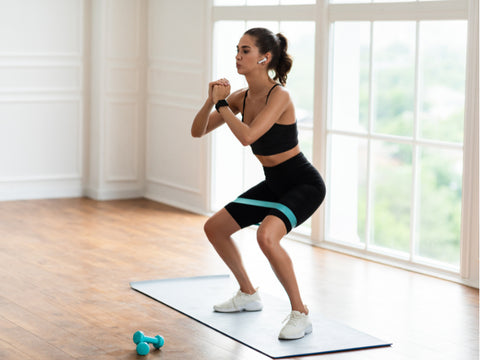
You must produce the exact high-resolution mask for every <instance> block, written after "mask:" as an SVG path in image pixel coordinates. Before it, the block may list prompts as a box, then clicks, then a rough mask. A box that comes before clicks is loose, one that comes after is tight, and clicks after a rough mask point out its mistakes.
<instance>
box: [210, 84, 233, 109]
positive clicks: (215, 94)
mask: <svg viewBox="0 0 480 360" xmlns="http://www.w3.org/2000/svg"><path fill="white" fill-rule="evenodd" d="M215 88H216V89H215ZM228 95H230V82H229V81H228V80H227V79H220V80H216V81H212V82H211V83H209V84H208V98H209V99H210V100H211V101H212V102H213V103H214V104H216V103H217V102H218V101H219V100H223V99H225V98H226V97H227V96H228Z"/></svg>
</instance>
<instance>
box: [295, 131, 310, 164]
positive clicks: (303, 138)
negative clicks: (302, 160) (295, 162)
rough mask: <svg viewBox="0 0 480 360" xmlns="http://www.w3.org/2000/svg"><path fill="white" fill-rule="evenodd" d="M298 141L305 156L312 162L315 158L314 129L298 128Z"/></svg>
mask: <svg viewBox="0 0 480 360" xmlns="http://www.w3.org/2000/svg"><path fill="white" fill-rule="evenodd" d="M298 142H299V143H300V149H301V151H302V152H303V154H304V155H305V157H306V158H307V159H308V160H309V161H310V162H312V158H313V154H312V151H313V130H303V129H298Z"/></svg>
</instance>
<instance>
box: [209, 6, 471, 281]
mask: <svg viewBox="0 0 480 360" xmlns="http://www.w3.org/2000/svg"><path fill="white" fill-rule="evenodd" d="M379 3H382V4H381V5H379ZM475 4H476V5H475ZM252 6H260V7H261V8H259V11H258V12H256V11H249V10H248V9H249V8H251V7H252ZM265 7H268V9H265ZM475 9H477V10H478V3H476V2H475V1H474V0H439V1H430V0H394V1H393V0H392V1H391V0H317V1H313V0H312V1H310V0H303V1H302V0H299V1H293V0H257V1H255V0H215V1H214V8H213V22H214V34H213V37H214V41H213V44H214V48H213V58H214V68H213V77H214V78H218V77H227V78H229V79H230V81H231V82H232V85H233V88H240V87H244V86H246V84H245V83H243V79H242V78H241V77H239V76H238V75H237V74H236V71H235V68H234V66H233V62H234V60H233V59H234V56H235V45H236V41H237V40H238V39H239V38H240V37H241V35H242V34H243V32H244V31H245V30H246V29H247V28H250V27H253V26H265V27H268V28H270V29H271V30H273V31H282V32H283V33H285V35H286V36H287V38H288V39H289V40H290V44H289V45H290V48H289V50H290V53H291V54H292V55H293V56H294V67H293V69H292V72H291V74H290V76H289V79H288V83H287V87H288V88H289V89H290V91H291V94H292V97H293V99H294V102H295V106H296V111H297V118H298V124H299V128H300V134H301V135H300V142H301V147H302V150H303V151H304V152H305V153H306V155H307V156H308V157H309V158H310V160H315V163H314V165H316V166H317V168H319V169H320V170H321V172H322V175H323V176H324V178H325V180H326V183H327V198H326V201H325V203H324V205H322V209H321V211H319V212H317V213H316V214H315V215H314V219H315V220H316V221H314V222H313V223H310V222H309V223H307V224H305V225H304V226H303V227H301V228H300V229H297V230H298V231H299V233H300V234H302V235H307V239H308V241H310V242H311V243H313V244H317V245H319V246H322V247H326V248H332V249H335V250H340V251H345V252H348V253H352V254H355V255H357V256H364V257H367V258H369V259H375V260H378V261H384V262H387V263H393V264H395V265H397V266H403V267H405V268H408V269H412V270H416V271H420V272H427V273H432V272H433V273H435V274H436V275H439V276H444V277H447V278H450V279H455V280H457V281H461V280H460V279H461V276H462V275H463V274H464V273H468V272H470V274H472V273H474V272H475V271H478V268H476V267H475V266H477V267H478V259H476V260H475V259H474V256H470V257H468V256H466V255H465V250H464V251H463V252H462V247H463V249H468V248H470V247H473V248H475V246H474V245H473V242H474V241H475V239H473V238H472V236H470V237H468V236H465V235H464V236H463V238H462V234H467V233H469V234H471V233H472V232H474V231H473V230H472V229H473V227H475V224H474V223H475V222H474V221H470V220H469V219H470V218H469V216H470V215H471V213H473V214H475V211H478V210H474V207H472V206H465V201H467V203H468V202H469V201H470V200H469V198H468V196H465V194H464V189H463V188H462V186H463V184H469V189H470V190H471V189H475V187H474V186H473V187H472V185H471V184H473V183H475V181H477V182H478V179H477V177H478V174H474V173H473V170H472V169H471V167H468V166H467V167H464V163H465V161H467V160H468V159H472V158H475V156H477V161H478V154H476V155H475V153H474V149H475V145H474V141H472V140H471V139H472V137H471V136H470V133H469V132H468V129H467V128H466V127H465V126H467V127H470V128H472V127H474V125H473V124H474V121H475V115H476V116H477V117H478V113H475V111H474V110H472V109H475V107H474V103H475V99H474V97H473V94H474V93H475V91H477V92H478V84H477V85H472V84H473V82H472V81H471V80H470V79H469V76H467V74H477V76H478V70H475V69H478V57H475V56H473V55H472V54H470V55H469V51H470V49H476V50H477V51H478V45H475V44H476V42H477V43H478V30H474V29H475V26H474V24H477V29H478V15H477V14H476V12H475ZM467 40H468V42H467ZM469 64H470V65H469ZM465 124H466V125H465ZM464 125H465V126H464ZM465 139H469V140H468V141H466V140H465ZM314 140H315V141H314ZM477 141H478V140H477ZM227 155H228V156H227ZM466 159H467V160H466ZM468 161H470V163H471V160H468ZM213 163H214V166H213V173H212V186H213V187H214V188H215V191H212V195H213V199H212V204H213V208H214V210H216V209H218V208H220V207H221V206H223V205H224V204H225V203H226V202H228V201H230V200H231V199H232V197H234V196H237V195H238V194H239V193H240V192H241V191H243V190H244V189H246V188H248V187H250V186H251V185H253V184H255V183H256V182H258V181H260V179H262V175H263V174H262V171H261V166H260V165H259V164H258V162H256V160H255V159H254V157H253V155H252V154H251V151H250V149H248V148H246V149H243V148H242V147H241V146H238V145H237V142H236V140H235V139H234V137H233V135H231V133H230V132H229V131H228V129H227V128H224V129H221V130H220V131H218V132H217V133H216V134H215V136H214V140H213ZM239 165H240V166H239ZM221 184H228V186H227V187H225V186H223V187H222V186H221ZM474 191H475V190H474ZM462 201H463V202H462ZM465 209H467V211H466V212H465ZM472 209H473V210H472ZM462 210H463V211H464V213H462ZM462 226H463V227H465V226H467V228H463V230H462ZM476 240H477V241H478V239H476ZM462 254H463V255H462ZM468 259H470V260H468ZM472 259H473V260H472ZM475 261H477V263H475ZM475 264H476V265H475ZM465 269H467V270H465Z"/></svg>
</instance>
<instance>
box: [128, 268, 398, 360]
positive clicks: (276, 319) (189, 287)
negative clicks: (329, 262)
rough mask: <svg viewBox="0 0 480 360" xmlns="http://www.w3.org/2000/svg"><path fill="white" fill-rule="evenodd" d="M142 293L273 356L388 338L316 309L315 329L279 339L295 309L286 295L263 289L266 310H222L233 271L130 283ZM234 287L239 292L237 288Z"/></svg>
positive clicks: (322, 351) (349, 346)
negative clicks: (280, 296) (295, 337)
mask: <svg viewBox="0 0 480 360" xmlns="http://www.w3.org/2000/svg"><path fill="white" fill-rule="evenodd" d="M130 286H131V287H132V288H133V289H134V290H136V291H138V292H141V293H142V294H145V295H147V296H148V297H150V298H152V299H155V300H157V301H159V302H161V303H162V304H164V305H167V306H168V307H171V308H172V309H174V310H177V311H179V312H180V313H182V314H184V315H186V316H188V317H190V318H192V319H194V320H196V321H198V322H200V323H202V324H203V325H206V326H208V327H210V328H212V329H213V330H216V331H218V332H220V333H222V334H224V335H226V336H228V337H230V338H232V339H234V340H236V341H238V342H240V343H242V344H244V345H246V346H248V347H250V348H252V349H254V350H257V351H259V352H260V353H262V354H264V355H267V356H269V357H271V358H275V359H278V358H285V357H293V356H306V355H316V354H326V353H332V352H339V351H351V350H360V349H368V348H375V347H382V346H390V345H391V343H388V342H385V341H382V340H380V339H377V338H375V337H373V336H370V335H368V334H365V333H363V332H361V331H358V330H355V329H352V328H351V327H348V326H346V325H344V324H341V323H339V322H336V321H334V320H331V319H328V318H326V317H324V316H323V315H322V314H319V313H316V312H314V311H311V315H310V318H311V320H312V323H313V332H312V333H311V334H309V335H307V336H305V337H304V338H302V339H299V340H279V339H278V333H279V331H280V328H281V326H282V324H281V323H282V321H283V320H284V318H285V317H286V316H287V315H288V314H289V313H290V305H289V303H288V302H287V301H286V300H281V299H278V298H276V297H274V296H271V295H269V294H267V293H262V292H261V291H260V295H261V297H262V301H263V310H262V311H257V312H240V313H217V312H214V311H213V304H216V303H218V302H221V301H223V300H226V299H228V298H229V297H231V296H232V295H233V294H234V292H235V287H234V283H233V282H232V279H231V278H230V277H229V276H228V275H216V276H201V277H192V278H176V279H164V280H149V281H138V282H132V283H130ZM232 291H233V292H232Z"/></svg>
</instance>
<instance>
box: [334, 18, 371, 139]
mask: <svg viewBox="0 0 480 360" xmlns="http://www.w3.org/2000/svg"><path fill="white" fill-rule="evenodd" d="M333 33H334V38H333V44H334V46H333V75H332V99H331V118H332V128H334V129H337V130H348V131H360V132H366V131H367V128H368V116H369V115H368V105H369V94H368V92H369V58H370V45H369V44H370V23H369V22H336V23H335V24H334V29H333Z"/></svg>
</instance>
